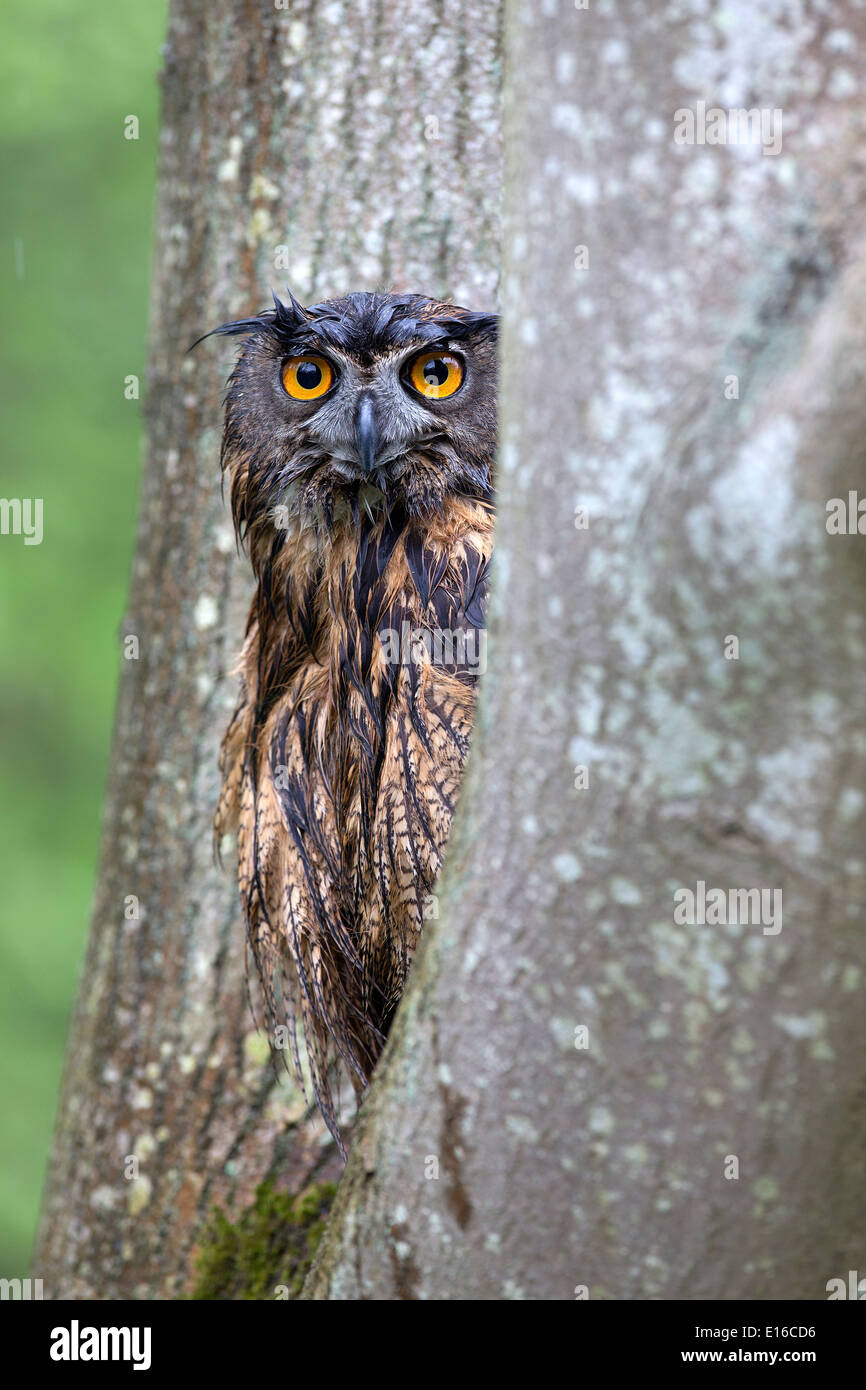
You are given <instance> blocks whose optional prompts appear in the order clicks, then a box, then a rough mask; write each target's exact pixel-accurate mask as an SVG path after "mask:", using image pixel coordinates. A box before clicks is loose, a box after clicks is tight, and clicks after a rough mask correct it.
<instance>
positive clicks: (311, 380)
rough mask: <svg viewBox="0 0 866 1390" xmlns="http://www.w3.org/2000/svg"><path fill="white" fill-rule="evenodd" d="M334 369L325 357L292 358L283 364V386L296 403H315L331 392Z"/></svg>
mask: <svg viewBox="0 0 866 1390" xmlns="http://www.w3.org/2000/svg"><path fill="white" fill-rule="evenodd" d="M333 382H334V369H333V367H332V366H331V364H330V362H328V361H327V360H326V359H325V358H324V357H290V358H289V360H288V362H284V363H283V386H284V387H285V390H286V394H287V395H289V396H291V397H292V400H295V401H314V400H316V399H317V398H318V397H319V396H324V394H325V392H326V391H330V389H331V386H332V385H333Z"/></svg>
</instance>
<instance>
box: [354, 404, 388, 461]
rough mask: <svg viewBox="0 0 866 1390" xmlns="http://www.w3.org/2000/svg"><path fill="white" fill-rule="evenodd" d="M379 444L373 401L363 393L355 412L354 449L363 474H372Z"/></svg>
mask: <svg viewBox="0 0 866 1390" xmlns="http://www.w3.org/2000/svg"><path fill="white" fill-rule="evenodd" d="M381 443H382V441H381V439H380V437H379V425H378V422H377V420H376V411H375V408H374V406H373V401H372V398H371V396H370V394H369V392H367V391H364V392H362V394H361V398H360V400H359V401H358V409H357V411H356V412H355V448H356V449H357V450H358V457H359V458H360V460H361V467H362V468H363V470H364V472H365V473H372V471H373V468H374V466H375V463H376V458H377V456H378V454H379V449H380V447H381Z"/></svg>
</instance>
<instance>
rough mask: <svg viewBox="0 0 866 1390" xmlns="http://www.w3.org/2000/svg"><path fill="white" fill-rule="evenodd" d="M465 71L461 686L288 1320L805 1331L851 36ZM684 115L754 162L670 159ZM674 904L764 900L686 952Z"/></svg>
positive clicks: (834, 647) (768, 38) (835, 815)
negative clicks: (377, 1037)
mask: <svg viewBox="0 0 866 1390" xmlns="http://www.w3.org/2000/svg"><path fill="white" fill-rule="evenodd" d="M798 15H799V18H798ZM506 53H507V60H506V71H507V74H508V75H507V77H506V89H505V112H506V115H505V131H506V195H505V207H506V224H505V225H506V248H505V268H504V287H505V294H504V305H503V310H504V343H503V356H504V372H503V382H502V397H501V399H502V431H503V434H502V441H501V468H500V475H499V491H500V504H501V513H500V526H499V535H498V552H497V554H498V564H497V584H496V588H495V595H494V600H493V611H492V624H491V640H490V654H489V662H490V670H489V673H488V676H487V678H486V684H485V688H484V693H483V700H482V707H481V723H480V727H479V730H478V734H477V740H476V745H475V748H474V751H473V756H472V760H471V769H470V775H469V779H468V783H467V786H466V789H465V794H464V798H463V802H462V816H461V818H460V821H459V825H458V827H457V829H456V832H455V835H456V838H455V842H454V844H453V846H452V849H451V851H450V857H449V860H448V863H447V865H446V871H445V881H444V884H443V887H442V894H443V896H442V916H441V919H440V921H439V922H438V923H436V924H435V926H434V928H433V930H432V931H431V932H429V933H428V936H427V940H426V945H425V946H424V947H422V951H421V954H420V956H419V959H418V961H417V962H416V966H415V968H414V972H413V977H412V979H411V982H410V987H409V991H408V994H407V997H406V999H405V1000H404V1004H403V1006H402V1008H401V1011H400V1013H399V1015H398V1019H397V1023H396V1026H395V1030H394V1033H393V1035H392V1038H391V1040H390V1043H389V1046H388V1049H387V1051H386V1053H385V1057H384V1059H383V1063H382V1065H381V1067H380V1070H379V1074H378V1076H377V1077H376V1078H375V1079H374V1083H373V1086H372V1088H371V1091H370V1093H369V1095H368V1098H367V1102H366V1104H365V1107H364V1110H363V1111H362V1115H361V1119H360V1122H359V1128H358V1130H357V1132H356V1141H355V1146H354V1150H353V1153H352V1154H351V1156H350V1161H349V1166H348V1168H347V1170H346V1173H345V1175H344V1179H343V1183H342V1185H341V1188H340V1192H339V1195H338V1199H337V1205H336V1207H335V1209H334V1213H333V1214H332V1219H331V1223H330V1226H329V1230H328V1234H327V1235H326V1238H325V1241H324V1243H323V1244H322V1246H321V1247H320V1251H319V1256H318V1260H317V1265H316V1267H315V1268H314V1270H313V1273H312V1274H311V1276H310V1279H309V1280H308V1284H307V1294H308V1296H310V1297H314V1298H327V1297H330V1298H362V1297H363V1298H371V1297H378V1298H487V1299H500V1298H505V1299H509V1298H540V1299H571V1298H574V1297H575V1296H577V1297H581V1296H585V1295H586V1294H588V1295H589V1296H590V1297H592V1298H608V1299H610V1298H613V1299H645V1298H673V1299H677V1298H680V1299H702V1298H710V1297H720V1298H768V1297H776V1298H787V1299H822V1298H825V1297H826V1296H827V1293H826V1285H827V1282H828V1281H829V1280H830V1279H833V1278H836V1277H841V1278H847V1271H848V1270H849V1269H857V1268H859V1270H860V1272H861V1273H866V1270H864V1269H863V1264H862V1261H863V1245H862V1236H863V1231H864V1219H866V1185H864V1182H863V1156H864V1138H863V1136H864V1122H866V1109H864V1096H866V1088H864V1065H866V1064H864V1057H866V1008H864V991H866V934H864V930H863V928H864V887H866V868H864V854H863V848H864V804H866V797H864V792H866V776H864V752H866V746H864V745H866V741H864V734H863V708H864V655H866V642H864V637H866V632H864V601H863V600H864V556H866V549H864V548H866V538H864V536H862V535H861V536H856V535H831V534H829V533H828V530H827V528H826V525H825V522H826V520H827V516H826V503H827V501H828V500H829V499H831V498H837V497H838V498H843V499H845V501H846V503H847V499H848V493H849V490H857V492H858V496H862V495H863V493H864V491H866V467H864V452H866V451H864V446H863V439H864V432H866V239H864V233H866V162H864V158H863V150H864V135H866V130H864V125H866V117H864V106H863V99H862V93H863V90H864V84H866V12H864V11H863V10H862V9H861V8H859V7H858V6H857V5H855V4H854V3H850V4H846V3H836V4H832V5H830V6H829V7H828V8H827V11H826V13H822V14H821V15H820V17H819V15H818V12H817V11H815V10H810V11H808V13H807V12H805V11H801V9H798V7H792V6H787V5H764V6H762V5H757V6H756V5H755V4H753V3H751V0H731V3H729V4H727V5H726V6H725V7H724V13H723V14H722V13H721V12H719V14H718V16H716V15H715V11H711V9H706V10H705V9H704V7H698V6H695V7H685V8H684V7H683V6H681V5H679V4H677V5H673V4H671V5H665V4H662V3H655V4H650V5H647V4H645V3H634V4H625V5H616V6H611V5H607V6H604V5H601V4H598V5H596V4H595V0H592V3H591V4H590V6H589V8H586V9H577V8H575V7H574V6H572V5H571V4H566V3H562V4H559V5H552V6H551V5H547V6H541V5H537V4H532V3H529V0H511V3H510V6H509V8H508V10H507V23H506ZM699 101H704V102H706V104H707V107H709V108H712V107H718V108H722V109H725V110H728V109H731V108H737V107H743V108H750V107H757V108H767V109H768V113H769V114H768V118H767V126H766V135H767V144H768V146H771V145H772V144H773V143H774V141H773V126H772V111H773V110H774V109H779V110H780V112H781V120H782V129H783V144H782V149H781V151H780V152H778V153H775V154H772V153H767V154H764V153H762V152H761V150H760V149H759V148H751V149H749V148H746V147H744V146H743V145H742V144H739V145H736V144H735V145H730V144H726V145H721V144H715V145H713V144H697V143H692V144H687V143H683V144H679V143H676V142H675V139H674V132H675V129H680V130H681V131H683V132H685V133H686V134H687V133H688V121H687V119H686V118H683V117H679V118H677V117H676V115H675V113H677V112H678V110H680V109H681V108H688V109H691V111H692V114H693V120H694V122H695V124H694V129H693V135H694V137H695V139H697V137H698V136H699V134H700V125H699V121H700V117H699V115H698V107H697V103H698V102H699ZM719 129H720V127H719V126H718V124H717V125H716V126H715V130H716V131H718V130H719ZM731 129H732V130H733V129H734V127H733V126H732V127H731ZM576 508H582V509H585V511H582V510H578V511H576V510H575V509H576ZM585 521H588V524H587V525H584V522H585ZM864 529H866V520H864ZM733 639H738V641H734V640H733ZM699 882H703V883H704V884H705V885H706V890H707V891H709V890H710V889H711V888H721V889H723V890H725V892H726V894H727V891H728V890H730V889H742V890H747V889H760V890H764V891H765V892H766V893H767V896H766V897H765V898H764V899H762V900H761V899H753V900H751V902H750V904H749V907H748V910H747V908H746V906H745V900H743V901H739V900H738V901H737V903H736V904H735V906H734V911H733V914H732V916H733V918H734V920H733V921H731V920H728V921H727V922H725V923H724V924H718V923H714V922H713V920H712V918H713V915H714V914H713V913H712V911H711V912H710V913H709V914H708V916H709V919H710V920H709V921H708V922H707V923H705V924H704V923H701V922H695V923H693V924H689V923H688V922H687V921H681V920H679V919H680V918H681V917H683V916H685V914H686V911H687V905H688V900H687V899H686V898H684V897H680V898H677V897H676V896H675V895H677V894H678V893H679V892H680V890H686V889H688V890H691V892H692V894H694V895H695V899H696V904H695V905H696V909H697V911H696V915H700V903H699V895H700V889H699V888H698V884H699ZM776 890H778V891H779V892H780V893H781V914H779V912H778V908H779V899H778V898H775V899H774V898H773V892H774V891H776ZM759 903H760V904H761V907H762V911H761V914H760V920H758V921H756V920H755V916H756V915H757V907H758V904H759ZM678 906H680V908H681V910H680V911H678V910H677V909H678ZM774 908H775V909H776V912H775V914H774ZM727 915H728V914H727V911H726V916H727Z"/></svg>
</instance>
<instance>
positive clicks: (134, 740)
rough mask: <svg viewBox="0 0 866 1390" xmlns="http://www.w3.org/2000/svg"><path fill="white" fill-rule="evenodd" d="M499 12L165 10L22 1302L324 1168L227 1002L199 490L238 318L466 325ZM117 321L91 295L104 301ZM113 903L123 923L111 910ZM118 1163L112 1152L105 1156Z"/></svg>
mask: <svg viewBox="0 0 866 1390" xmlns="http://www.w3.org/2000/svg"><path fill="white" fill-rule="evenodd" d="M499 24H500V16H499V7H498V5H489V6H485V7H484V8H483V9H482V10H481V11H480V12H479V13H477V14H475V13H471V14H470V13H469V12H468V11H467V10H466V8H465V7H464V6H462V5H459V4H458V3H456V0H444V3H442V4H438V5H436V6H433V7H427V6H417V5H414V4H411V3H408V0H398V2H397V3H389V4H388V5H374V4H369V5H367V4H362V5H357V4H350V3H348V0H329V3H327V4H324V5H323V4H318V3H314V2H313V0H307V3H294V2H293V3H291V4H290V5H289V6H288V8H275V7H274V6H273V5H269V4H259V3H256V4H253V3H247V2H246V0H219V2H218V3H213V0H208V2H207V3H206V2H205V0H173V3H172V6H171V15H170V23H169V33H168V40H167V44H166V48H165V68H164V74H163V85H164V102H163V105H164V110H163V126H162V142H161V157H160V169H159V194H158V209H157V220H156V249H155V261H154V275H153V297H152V307H151V329H150V332H151V344H152V347H151V362H150V373H149V391H148V403H147V450H146V461H145V469H144V479H143V485H142V498H141V514H140V529H139V534H138V542H137V553H136V559H135V565H134V573H133V578H132V587H131V594H130V600H129V607H128V614H127V616H126V619H125V621H124V625H123V633H122V634H121V635H122V636H123V635H133V636H135V637H137V638H138V641H139V646H140V654H139V657H138V659H137V660H134V659H133V660H128V661H124V662H123V672H122V678H121V686H120V698H119V706H118V711H117V719H116V727H115V735H114V743H113V752H112V761H111V769H110V777H109V788H108V797H107V803H106V811H105V823H104V834H103V844H102V852H101V866H100V870H99V879H98V886H97V892H96V900H95V907H94V916H93V927H92V933H91V938H90V944H89V949H88V952H87V957H86V961H85V964H84V969H83V976H82V983H81V989H80V997H79V1000H78V1005H77V1009H76V1012H75V1016H74V1019H73V1022H72V1026H71V1032H70V1038H69V1047H68V1058H67V1065H66V1075H65V1080H64V1086H63V1093H62V1097H61V1103H60V1110H59V1116H58V1122H57V1131H56V1138H55V1144H54V1151H53V1156H52V1161H51V1165H50V1171H49V1175H48V1179H47V1184H46V1191H45V1198H44V1204H43V1212H42V1219H41V1226H40V1232H39V1236H38V1240H37V1246H36V1251H35V1255H34V1266H33V1267H34V1272H35V1274H36V1275H37V1276H38V1277H41V1278H42V1279H43V1280H44V1288H45V1297H46V1298H52V1297H53V1298H99V1299H106V1298H133V1297H134V1298H154V1297H157V1298H159V1297H171V1296H173V1295H176V1294H177V1293H178V1291H180V1290H181V1289H183V1288H186V1287H187V1286H188V1282H189V1275H190V1266H191V1260H192V1256H193V1254H194V1250H195V1245H196V1241H197V1238H198V1237H199V1236H200V1233H201V1230H202V1223H203V1222H204V1221H205V1220H206V1218H207V1217H208V1215H209V1213H210V1212H211V1210H212V1208H213V1207H214V1205H216V1204H217V1203H219V1204H221V1205H222V1206H223V1207H224V1208H225V1209H226V1210H227V1211H229V1212H230V1213H237V1212H239V1211H241V1210H242V1209H243V1208H244V1207H245V1206H246V1205H247V1204H248V1203H249V1202H250V1200H251V1197H252V1195H253V1192H254V1190H255V1187H256V1185H257V1183H258V1182H259V1181H260V1180H261V1179H262V1178H263V1177H265V1176H266V1175H268V1174H273V1175H277V1176H278V1178H279V1181H280V1183H281V1184H283V1185H287V1186H298V1185H303V1184H304V1183H306V1182H307V1181H308V1180H310V1179H311V1178H313V1177H318V1176H320V1175H323V1174H325V1175H331V1176H333V1174H334V1171H335V1167H336V1168H338V1166H339V1165H335V1162H334V1151H333V1146H332V1145H330V1143H329V1141H328V1140H327V1136H326V1135H325V1134H324V1133H323V1129H322V1126H321V1124H320V1123H319V1121H318V1120H317V1119H315V1118H312V1117H311V1116H310V1115H309V1114H308V1112H307V1110H306V1106H305V1102H304V1100H303V1097H302V1095H301V1094H300V1092H299V1090H298V1089H297V1088H296V1087H295V1086H294V1085H293V1083H290V1082H288V1081H287V1080H284V1081H283V1082H282V1083H281V1084H280V1085H276V1084H275V1081H274V1074H273V1072H272V1070H271V1068H270V1065H269V1063H268V1062H267V1060H266V1053H267V1049H266V1047H265V1045H264V1040H263V1037H262V1035H260V1034H257V1031H256V1028H255V1024H254V1022H253V1018H252V1015H251V1013H250V1010H249V1008H248V1004H247V1000H246V991H245V983H244V974H245V971H244V945H243V928H242V924H241V918H240V912H239V907H238V905H237V890H236V884H235V879H234V873H233V870H232V862H233V852H232V850H231V848H229V847H226V851H225V855H224V859H225V863H226V866H227V867H226V869H225V870H224V871H220V870H218V868H217V867H216V866H215V865H214V862H213V858H212V838H211V822H212V817H213V811H214V808H215V804H216V798H217V792H218V777H217V770H216V760H217V749H218V745H219V740H220V737H221V734H222V731H223V729H224V727H225V725H226V723H227V720H228V718H229V715H230V713H231V710H232V708H233V705H234V700H235V693H236V682H235V678H234V677H233V676H232V674H231V669H232V667H233V664H234V661H235V657H236V654H237V653H238V651H239V649H240V644H241V641H242V636H243V626H244V621H245V612H246V606H247V603H248V600H249V593H250V590H249V578H248V565H247V562H246V561H245V559H243V558H242V557H239V556H238V555H237V554H236V550H235V544H234V539H233V535H232V530H231V524H230V519H229V517H228V514H227V510H226V507H225V505H224V503H223V500H222V499H221V496H220V483H219V462H218V460H219V437H220V428H221V397H222V389H223V384H224V381H225V377H226V375H227V373H228V370H229V369H230V365H231V362H232V360H233V352H232V346H231V344H230V343H228V344H227V343H226V342H225V341H223V340H211V342H210V343H208V344H204V345H202V346H201V347H200V348H198V349H197V350H196V352H195V353H193V354H191V355H187V348H188V347H189V345H190V343H192V341H193V340H194V339H195V338H197V337H198V336H199V335H200V334H201V333H203V332H205V331H206V330H208V329H210V328H213V327H215V326H216V325H217V324H219V323H222V322H224V321H226V320H227V319H230V318H233V317H238V316H246V315H248V314H250V313H253V312H256V311H257V310H259V309H262V308H266V307H268V304H269V298H270V290H271V289H272V288H273V289H275V290H277V291H278V292H279V291H281V290H282V289H283V287H284V286H285V285H286V284H287V283H288V284H289V285H290V287H291V289H292V290H293V291H294V293H295V294H296V295H297V296H298V297H299V298H301V299H307V300H308V301H312V300H313V299H319V298H324V297H327V296H329V295H331V294H342V293H345V292H346V291H347V290H353V289H372V288H377V287H387V288H392V289H395V290H407V289H412V290H416V291H421V292H426V293H430V294H433V295H439V296H442V297H446V296H452V297H454V298H455V299H456V300H458V301H460V302H463V303H466V304H468V305H470V306H474V307H479V308H483V307H490V306H491V305H492V304H493V302H494V298H495V287H496V278H497V267H498V263H499V189H500V181H501V176H500V167H499V114H498V111H499V108H498V83H499V57H498V53H499ZM122 311H123V306H118V312H122ZM132 898H135V899H137V900H138V909H137V911H138V916H137V917H136V916H135V915H130V916H128V917H127V916H125V911H128V912H129V913H130V914H134V913H135V911H136V908H135V905H134V904H130V902H129V901H128V900H129V899H132ZM130 1157H134V1158H135V1159H136V1160H137V1176H135V1175H134V1174H135V1166H136V1165H135V1164H130V1163H129V1159H130Z"/></svg>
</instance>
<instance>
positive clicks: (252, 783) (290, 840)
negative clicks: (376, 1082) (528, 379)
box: [217, 497, 493, 1142]
mask: <svg viewBox="0 0 866 1390" xmlns="http://www.w3.org/2000/svg"><path fill="white" fill-rule="evenodd" d="M492 549H493V514H492V510H491V507H490V506H489V505H488V504H487V503H485V502H483V501H478V500H473V499H470V498H465V497H451V498H449V499H447V500H446V502H445V503H444V504H443V506H442V509H441V511H439V512H437V513H436V515H434V516H431V517H428V518H425V519H424V520H423V521H421V520H419V519H418V518H417V517H415V518H413V519H409V520H407V519H406V518H405V516H403V517H402V518H396V519H395V518H394V517H393V516H392V517H390V518H389V517H388V516H386V515H382V514H379V515H375V516H373V517H371V516H369V515H367V516H365V517H363V518H361V519H360V520H358V519H356V520H354V521H353V522H352V523H345V524H343V525H341V526H337V527H335V528H334V530H333V532H332V534H331V535H330V536H329V537H328V539H327V542H326V543H324V544H323V542H322V539H321V536H319V535H317V533H316V532H315V530H313V529H311V528H310V529H304V528H300V527H299V528H298V529H296V530H294V531H292V530H289V531H284V532H275V533H274V536H273V539H272V542H271V544H270V547H269V549H267V550H263V551H262V552H261V554H260V557H259V563H258V564H257V566H256V567H257V569H258V571H259V573H258V578H259V586H258V592H257V595H256V599H255V601H254V603H253V607H252V610H251V613H250V620H249V626H248V632H247V639H246V643H245V646H244V650H243V654H242V657H241V665H240V670H241V678H242V679H241V698H240V703H239V705H238V708H237V710H236V711H235V715H234V717H233V719H232V722H231V724H230V726H229V729H228V731H227V733H226V736H225V738H224V740H223V746H222V755H221V768H222V772H223V778H224V782H223V793H222V797H221V801H220V807H219V811H218V815H217V831H218V833H219V834H222V833H225V832H226V831H227V830H230V829H231V828H232V826H233V825H234V824H236V825H237V828H238V867H239V882H240V891H241V901H242V905H243V911H244V915H245V918H246V924H247V929H248V934H249V940H250V943H251V947H252V951H253V954H254V957H255V960H256V963H257V966H258V970H259V974H260V977H261V980H262V985H263V989H264V994H265V998H266V1002H267V1007H268V1011H269V1014H270V1021H271V1024H272V1026H274V1025H278V1024H279V1022H280V1021H282V1020H285V1021H286V1022H287V1023H288V1037H289V1041H290V1046H291V1047H292V1050H293V1055H294V1059H295V1065H296V1067H298V1069H299V1070H301V1064H300V1056H299V1041H298V1033H297V1030H296V1026H295V1025H296V1021H300V1023H301V1025H302V1033H303V1041H304V1044H305V1047H306V1053H307V1058H308V1062H309V1070H310V1075H311V1077H312V1082H313V1086H314V1089H315V1092H316V1095H317V1099H318V1101H319V1104H320V1106H321V1108H322V1111H323V1114H324V1116H325V1119H326V1121H327V1122H328V1125H329V1127H330V1128H331V1130H332V1132H333V1133H335V1135H337V1137H338V1142H339V1135H338V1133H337V1129H338V1127H337V1121H336V1116H335V1113H334V1106H333V1100H332V1095H331V1089H330V1086H329V1078H328V1066H329V1060H330V1057H331V1056H332V1055H333V1048H334V1047H335V1048H336V1051H337V1053H338V1054H339V1056H340V1057H341V1058H342V1060H343V1062H344V1063H345V1064H346V1066H347V1067H348V1069H349V1071H350V1073H351V1074H352V1075H353V1078H354V1079H355V1080H356V1082H357V1083H358V1084H360V1085H363V1084H364V1083H365V1082H366V1081H367V1080H368V1078H369V1076H370V1073H371V1071H372V1068H373V1066H374V1065H375V1062H376V1060H377V1057H378V1056H379V1053H380V1051H381V1048H382V1044H383V1041H384V1037H385V1034H386V1032H387V1028H388V1025H389V1022H390V1018H391V1015H392V1013H393V1010H394V1008H395V1006H396V1004H397V1002H398V1000H399V998H400V994H401V992H402V988H403V984H404V981H405V978H406V972H407V970H408V968H409V964H410V962H411V959H412V954H413V951H414V949H415V946H416V944H417V942H418V938H419V934H420V932H421V927H422V922H423V919H424V915H425V905H426V904H428V903H429V900H430V894H431V893H432V890H433V886H434V882H435V879H436V875H437V873H438V871H439V868H440V864H441V862H442V854H443V850H444V847H445V844H446V841H447V838H448V833H449V830H450V827H451V819H452V815H453V811H454V804H455V800H456V796H457V792H458V788H459V785H460V779H461V774H462V770H463V765H464V762H465V759H466V754H467V751H468V746H469V735H470V729H471V725H472V718H473V713H474V706H475V697H476V680H477V676H478V674H479V670H480V669H481V667H482V666H483V661H482V656H483V652H484V645H483V641H484V633H483V629H484V609H485V607H486V594H487V578H488V567H489V563H490V558H491V553H492ZM332 1045H333V1046H332Z"/></svg>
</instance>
